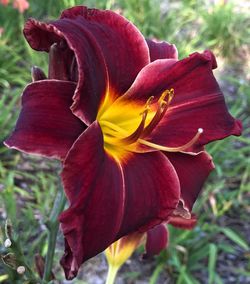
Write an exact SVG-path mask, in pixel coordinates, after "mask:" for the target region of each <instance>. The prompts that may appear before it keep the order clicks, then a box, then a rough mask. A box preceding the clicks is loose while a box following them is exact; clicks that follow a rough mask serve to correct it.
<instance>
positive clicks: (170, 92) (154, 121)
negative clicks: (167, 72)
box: [141, 88, 174, 138]
mask: <svg viewBox="0 0 250 284" xmlns="http://www.w3.org/2000/svg"><path fill="white" fill-rule="evenodd" d="M166 96H168V98H167V101H165V100H164V99H165V97H166ZM173 96H174V89H173V88H171V89H170V90H166V91H164V92H163V93H162V95H161V97H160V99H159V100H158V102H159V103H160V106H159V107H158V109H157V112H156V114H155V115H154V117H153V119H152V120H151V121H150V123H149V124H148V125H147V127H145V129H144V131H143V133H142V135H141V137H142V138H143V137H146V136H148V135H149V134H150V133H151V132H152V131H153V130H154V128H155V127H156V125H157V124H158V123H159V122H160V121H161V119H162V117H163V116H164V114H165V113H166V111H167V109H168V107H169V104H170V102H171V100H172V98H173Z"/></svg>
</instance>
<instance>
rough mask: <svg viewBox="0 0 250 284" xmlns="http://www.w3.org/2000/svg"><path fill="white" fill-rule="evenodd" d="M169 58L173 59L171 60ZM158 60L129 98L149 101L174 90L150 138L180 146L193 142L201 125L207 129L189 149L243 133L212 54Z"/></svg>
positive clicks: (146, 69)
mask: <svg viewBox="0 0 250 284" xmlns="http://www.w3.org/2000/svg"><path fill="white" fill-rule="evenodd" d="M169 60H170V59H169ZM169 60H165V63H164V60H159V61H155V62H153V63H151V64H149V65H148V66H146V67H145V68H144V69H142V71H141V72H140V73H139V75H138V77H137V79H136V81H135V82H134V84H133V85H132V87H131V89H130V90H129V91H128V92H127V94H126V98H127V99H132V98H133V100H139V101H142V100H143V101H144V102H146V101H147V99H148V98H149V97H150V96H155V98H157V97H159V95H160V94H162V92H163V91H164V90H166V89H170V88H173V89H174V97H173V100H172V102H171V104H170V107H169V109H168V111H167V112H166V114H165V116H164V118H163V119H162V121H161V122H160V124H159V125H158V126H157V127H156V128H155V130H154V131H153V132H152V134H151V135H149V137H147V140H150V141H152V142H154V143H156V144H160V145H163V146H170V147H177V146H181V145H184V144H186V143H187V142H188V141H190V140H191V139H192V138H193V137H194V136H195V134H196V133H197V130H198V129H199V128H202V129H203V130H204V131H203V133H202V134H201V136H200V138H199V139H198V141H197V143H196V144H195V145H194V146H193V147H192V148H191V149H188V150H189V151H196V152H198V151H201V150H202V146H203V145H205V144H207V143H209V142H211V141H214V140H218V139H223V138H225V137H227V136H229V135H240V134H241V129H242V127H241V123H240V122H239V121H237V120H235V119H234V118H233V117H232V116H231V115H230V114H229V113H228V110H227V107H226V105H225V100H224V97H223V94H222V92H221V90H220V88H219V86H218V84H217V82H216V80H215V78H214V76H213V73H212V68H213V67H215V66H216V62H215V58H214V56H213V54H212V53H210V52H208V51H206V52H204V53H203V54H199V53H194V54H192V55H191V56H190V57H189V58H186V59H184V60H181V61H178V62H176V63H175V64H172V65H171V64H170V63H169Z"/></svg>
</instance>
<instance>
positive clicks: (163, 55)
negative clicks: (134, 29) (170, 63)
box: [146, 39, 178, 62]
mask: <svg viewBox="0 0 250 284" xmlns="http://www.w3.org/2000/svg"><path fill="white" fill-rule="evenodd" d="M146 41H147V44H148V47H149V54H150V61H151V62H153V61H155V60H157V59H171V58H172V59H178V51H177V48H176V46H175V45H174V44H170V43H168V42H166V41H161V42H158V41H155V40H151V39H146Z"/></svg>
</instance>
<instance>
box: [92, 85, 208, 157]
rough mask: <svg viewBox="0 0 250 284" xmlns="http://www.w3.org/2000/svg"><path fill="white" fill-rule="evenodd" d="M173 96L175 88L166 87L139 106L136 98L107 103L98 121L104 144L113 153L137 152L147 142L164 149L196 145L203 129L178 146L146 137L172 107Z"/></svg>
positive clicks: (166, 150)
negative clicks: (159, 93)
mask: <svg viewBox="0 0 250 284" xmlns="http://www.w3.org/2000/svg"><path fill="white" fill-rule="evenodd" d="M173 97H174V89H173V88H171V89H167V90H165V91H164V92H163V93H162V94H161V96H160V97H159V98H158V99H157V100H156V99H155V97H154V96H151V97H150V98H149V99H148V100H147V101H146V102H145V104H144V106H143V105H142V106H138V105H135V104H133V102H129V101H127V102H125V103H124V102H123V101H122V98H121V102H122V103H121V102H120V101H119V102H118V103H116V102H114V103H113V104H111V106H110V107H107V105H105V111H104V112H103V110H102V109H101V113H102V115H100V116H99V120H98V121H99V124H100V126H101V128H102V131H103V136H104V148H105V149H106V150H107V151H108V152H111V154H112V155H115V156H119V155H120V154H119V153H124V152H127V151H129V152H138V150H137V149H138V146H140V145H144V146H147V147H148V148H149V149H151V150H159V151H165V152H181V151H185V150H187V149H188V148H190V147H191V146H193V145H194V144H195V143H196V142H197V141H198V139H199V138H200V136H201V135H202V133H203V129H202V128H198V129H197V131H196V132H195V133H194V135H193V137H192V138H191V139H190V140H188V141H187V142H186V143H185V144H183V145H179V146H176V147H167V146H165V145H164V146H163V145H159V144H156V143H153V142H151V141H148V140H147V138H148V137H149V135H150V134H151V133H152V131H153V130H154V129H155V128H156V127H157V126H158V125H159V123H160V122H161V120H162V118H163V117H164V115H165V114H166V112H167V111H168V109H169V106H170V104H171V102H172V99H173Z"/></svg>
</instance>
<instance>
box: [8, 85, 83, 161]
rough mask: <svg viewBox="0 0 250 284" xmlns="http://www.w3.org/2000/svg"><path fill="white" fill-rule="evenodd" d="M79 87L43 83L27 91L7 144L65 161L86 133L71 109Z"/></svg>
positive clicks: (30, 86) (28, 88) (29, 87)
mask: <svg viewBox="0 0 250 284" xmlns="http://www.w3.org/2000/svg"><path fill="white" fill-rule="evenodd" d="M75 87H76V84H75V83H71V82H66V81H56V80H42V81H37V82H34V83H32V84H30V85H28V86H27V87H26V89H25V90H24V92H23V96H22V109H21V113H20V115H19V118H18V121H17V124H16V127H15V129H14V132H13V133H12V135H11V136H10V137H9V138H8V139H7V140H6V141H5V144H6V145H7V146H8V147H10V148H14V149H17V150H20V151H23V152H27V153H32V154H40V155H44V156H47V157H56V158H60V159H63V158H64V157H65V155H66V154H67V152H68V150H69V149H70V147H71V146H72V144H73V143H74V141H75V140H76V139H77V137H78V136H79V135H80V133H81V132H82V131H83V130H84V129H85V125H84V124H83V123H82V122H81V121H80V120H79V119H78V118H77V117H76V116H74V115H73V114H72V112H71V110H70V105H71V104H72V96H73V94H74V90H75Z"/></svg>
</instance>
